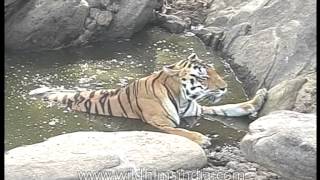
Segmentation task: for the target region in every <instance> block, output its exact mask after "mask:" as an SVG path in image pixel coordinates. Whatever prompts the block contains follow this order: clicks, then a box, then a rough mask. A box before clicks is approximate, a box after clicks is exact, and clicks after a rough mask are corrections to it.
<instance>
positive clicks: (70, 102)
mask: <svg viewBox="0 0 320 180" xmlns="http://www.w3.org/2000/svg"><path fill="white" fill-rule="evenodd" d="M72 103H73V101H72V100H70V99H68V103H67V104H68V105H67V107H69V108H71V109H72Z"/></svg>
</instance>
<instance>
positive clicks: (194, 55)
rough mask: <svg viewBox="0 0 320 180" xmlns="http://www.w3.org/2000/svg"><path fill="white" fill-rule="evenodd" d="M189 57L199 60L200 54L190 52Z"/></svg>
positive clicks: (189, 58) (192, 59)
mask: <svg viewBox="0 0 320 180" xmlns="http://www.w3.org/2000/svg"><path fill="white" fill-rule="evenodd" d="M187 59H188V60H191V61H196V60H198V59H199V58H198V56H197V54H196V53H192V54H190V55H189V56H188V58H187Z"/></svg>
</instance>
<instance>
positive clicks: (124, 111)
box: [118, 94, 128, 117]
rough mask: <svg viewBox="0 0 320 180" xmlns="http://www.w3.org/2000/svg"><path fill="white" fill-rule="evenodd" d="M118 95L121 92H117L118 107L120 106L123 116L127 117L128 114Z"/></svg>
mask: <svg viewBox="0 0 320 180" xmlns="http://www.w3.org/2000/svg"><path fill="white" fill-rule="evenodd" d="M120 95H121V94H118V102H119V104H120V107H121V109H122V111H123V113H124V114H125V117H128V114H127V112H126V110H125V109H124V108H123V105H122V103H121V99H120Z"/></svg>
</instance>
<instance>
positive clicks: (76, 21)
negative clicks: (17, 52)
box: [5, 0, 89, 50]
mask: <svg viewBox="0 0 320 180" xmlns="http://www.w3.org/2000/svg"><path fill="white" fill-rule="evenodd" d="M88 11H89V8H88V7H87V6H85V5H83V4H82V3H81V2H77V1H63V0H57V1H35V0H32V1H28V2H27V3H26V4H24V6H23V7H21V8H20V9H19V10H18V11H17V12H15V13H14V14H13V15H11V17H10V18H9V19H7V20H6V22H5V46H6V48H9V49H21V50H23V49H30V50H35V49H54V48H58V47H61V46H64V45H67V44H68V43H70V41H72V40H75V39H77V38H78V36H80V35H81V34H82V33H83V29H82V28H83V27H82V26H83V24H84V22H85V19H86V16H87V14H88Z"/></svg>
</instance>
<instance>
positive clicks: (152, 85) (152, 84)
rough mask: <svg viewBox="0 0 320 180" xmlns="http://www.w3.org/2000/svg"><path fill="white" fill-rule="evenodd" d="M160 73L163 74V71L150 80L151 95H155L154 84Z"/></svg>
mask: <svg viewBox="0 0 320 180" xmlns="http://www.w3.org/2000/svg"><path fill="white" fill-rule="evenodd" d="M162 73H163V71H161V72H160V73H159V75H158V76H157V77H156V78H154V79H153V80H152V83H151V87H152V92H153V94H155V91H154V83H155V81H156V80H157V79H158V78H159V77H160V76H161V75H162Z"/></svg>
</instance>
